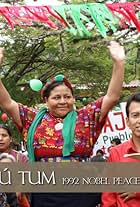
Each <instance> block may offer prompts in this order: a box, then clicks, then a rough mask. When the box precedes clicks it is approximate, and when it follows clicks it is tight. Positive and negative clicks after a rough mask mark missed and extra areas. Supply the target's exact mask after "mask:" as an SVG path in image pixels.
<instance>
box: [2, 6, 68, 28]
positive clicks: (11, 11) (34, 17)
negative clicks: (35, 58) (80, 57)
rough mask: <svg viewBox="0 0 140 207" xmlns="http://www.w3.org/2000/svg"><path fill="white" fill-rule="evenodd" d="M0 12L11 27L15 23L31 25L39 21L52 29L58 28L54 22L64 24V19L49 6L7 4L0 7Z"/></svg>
mask: <svg viewBox="0 0 140 207" xmlns="http://www.w3.org/2000/svg"><path fill="white" fill-rule="evenodd" d="M0 14H1V15H2V16H3V17H4V18H5V19H6V20H7V22H8V24H9V25H10V26H11V28H12V29H13V28H14V27H15V26H16V25H28V26H29V25H33V22H41V23H44V24H46V25H47V26H48V27H50V28H52V29H58V26H57V25H56V23H54V22H53V21H52V17H53V18H54V20H58V21H59V23H61V24H62V25H64V26H66V25H65V22H64V20H63V19H62V18H61V16H59V15H58V14H57V13H56V12H55V11H54V10H53V9H52V8H51V7H49V6H7V7H0Z"/></svg>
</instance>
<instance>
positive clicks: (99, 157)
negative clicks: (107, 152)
mask: <svg viewBox="0 0 140 207" xmlns="http://www.w3.org/2000/svg"><path fill="white" fill-rule="evenodd" d="M105 161H106V159H105V158H104V152H103V150H101V149H98V150H97V152H96V155H95V156H93V157H92V158H91V162H105Z"/></svg>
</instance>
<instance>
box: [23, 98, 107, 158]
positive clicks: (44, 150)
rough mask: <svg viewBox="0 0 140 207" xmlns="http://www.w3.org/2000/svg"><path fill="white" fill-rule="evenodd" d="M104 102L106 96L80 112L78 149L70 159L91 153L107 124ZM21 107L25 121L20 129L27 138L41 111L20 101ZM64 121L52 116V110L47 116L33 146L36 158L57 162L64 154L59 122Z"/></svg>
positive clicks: (76, 147)
mask: <svg viewBox="0 0 140 207" xmlns="http://www.w3.org/2000/svg"><path fill="white" fill-rule="evenodd" d="M102 101H103V97H102V98H100V99H98V100H96V101H95V102H93V103H91V104H89V105H87V106H84V107H83V108H81V109H80V110H78V111H77V113H78V116H77V120H76V126H75V140H74V143H75V144H74V147H75V151H74V152H73V153H71V158H74V157H80V158H81V157H89V156H90V155H91V153H92V147H93V145H94V144H95V142H96V140H97V138H98V136H99V134H100V132H101V129H102V127H103V125H104V123H105V118H106V117H105V118H104V119H103V120H101V121H100V122H99V118H100V111H101V105H102ZM19 110H20V117H21V120H22V124H23V128H22V129H21V132H22V135H23V138H24V140H25V141H26V138H27V131H28V129H29V127H30V125H31V123H32V121H33V119H34V117H35V115H36V114H37V112H38V111H37V110H36V109H33V108H28V107H26V106H24V105H21V104H19ZM62 121H63V120H62V119H60V118H55V117H53V116H52V115H51V114H50V113H49V112H47V113H46V114H45V115H44V117H43V118H42V120H41V122H40V124H39V125H38V126H37V129H36V132H35V135H34V141H33V147H34V152H35V157H36V158H41V157H48V158H49V159H51V158H56V160H55V161H59V158H58V157H62V148H63V137H62V127H61V124H60V123H62ZM57 159H58V160H57ZM53 161H54V160H53ZM78 161H79V160H78Z"/></svg>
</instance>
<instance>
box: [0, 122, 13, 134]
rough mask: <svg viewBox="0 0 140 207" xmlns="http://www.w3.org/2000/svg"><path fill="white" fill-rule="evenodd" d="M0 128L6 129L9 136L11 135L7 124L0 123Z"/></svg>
mask: <svg viewBox="0 0 140 207" xmlns="http://www.w3.org/2000/svg"><path fill="white" fill-rule="evenodd" d="M1 128H2V129H5V130H6V131H7V133H8V134H9V136H10V137H11V136H12V133H11V131H10V129H9V127H8V126H6V125H5V124H0V129H1Z"/></svg>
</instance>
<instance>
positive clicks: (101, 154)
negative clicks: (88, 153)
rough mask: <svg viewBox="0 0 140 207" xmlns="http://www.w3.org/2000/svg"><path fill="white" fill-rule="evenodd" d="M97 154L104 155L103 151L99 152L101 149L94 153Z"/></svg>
mask: <svg viewBox="0 0 140 207" xmlns="http://www.w3.org/2000/svg"><path fill="white" fill-rule="evenodd" d="M97 153H100V154H101V155H104V152H103V150H101V149H98V150H97V151H96V154H97Z"/></svg>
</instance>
